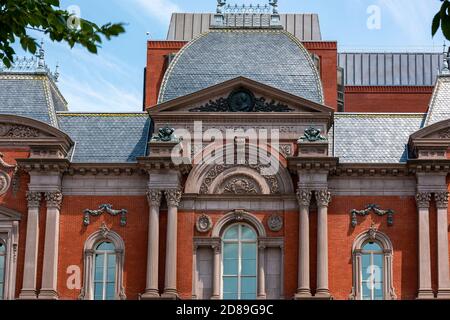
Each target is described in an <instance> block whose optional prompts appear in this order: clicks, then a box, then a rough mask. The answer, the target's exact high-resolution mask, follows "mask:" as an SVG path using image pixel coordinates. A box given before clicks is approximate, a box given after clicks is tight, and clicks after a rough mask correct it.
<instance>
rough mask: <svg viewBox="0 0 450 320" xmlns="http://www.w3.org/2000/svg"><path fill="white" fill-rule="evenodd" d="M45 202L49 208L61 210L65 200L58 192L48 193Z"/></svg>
mask: <svg viewBox="0 0 450 320" xmlns="http://www.w3.org/2000/svg"><path fill="white" fill-rule="evenodd" d="M45 200H46V201H47V207H48V208H58V209H59V208H61V203H62V200H63V194H62V193H61V192H59V191H57V192H46V193H45Z"/></svg>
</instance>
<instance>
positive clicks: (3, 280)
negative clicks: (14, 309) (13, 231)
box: [0, 240, 6, 300]
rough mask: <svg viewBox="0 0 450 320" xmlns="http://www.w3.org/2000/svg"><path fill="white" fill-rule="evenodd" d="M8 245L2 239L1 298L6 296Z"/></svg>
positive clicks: (0, 250) (0, 262)
mask: <svg viewBox="0 0 450 320" xmlns="http://www.w3.org/2000/svg"><path fill="white" fill-rule="evenodd" d="M5 269H6V246H5V244H4V243H3V242H2V241H1V240H0V300H3V299H4V297H5Z"/></svg>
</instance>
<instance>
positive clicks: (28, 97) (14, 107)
mask: <svg viewBox="0 0 450 320" xmlns="http://www.w3.org/2000/svg"><path fill="white" fill-rule="evenodd" d="M65 110H67V102H66V101H65V99H64V98H63V96H62V95H61V93H60V92H59V90H58V88H57V86H56V84H55V83H54V81H53V79H52V78H51V77H50V76H49V75H48V73H47V72H45V71H43V72H30V73H24V72H8V71H4V72H0V113H2V114H11V115H19V116H23V117H28V118H31V119H35V120H38V121H41V122H45V123H47V124H49V125H51V126H54V127H56V128H58V121H57V119H56V111H65Z"/></svg>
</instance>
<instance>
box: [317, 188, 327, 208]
mask: <svg viewBox="0 0 450 320" xmlns="http://www.w3.org/2000/svg"><path fill="white" fill-rule="evenodd" d="M315 196H316V201H317V205H318V206H321V207H328V205H329V204H330V202H331V193H330V192H329V191H328V189H323V190H318V191H316V192H315Z"/></svg>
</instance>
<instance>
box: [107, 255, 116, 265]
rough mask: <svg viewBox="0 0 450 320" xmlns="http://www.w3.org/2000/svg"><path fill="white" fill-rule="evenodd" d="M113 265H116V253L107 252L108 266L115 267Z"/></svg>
mask: <svg viewBox="0 0 450 320" xmlns="http://www.w3.org/2000/svg"><path fill="white" fill-rule="evenodd" d="M115 267H116V255H115V254H108V268H115Z"/></svg>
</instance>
